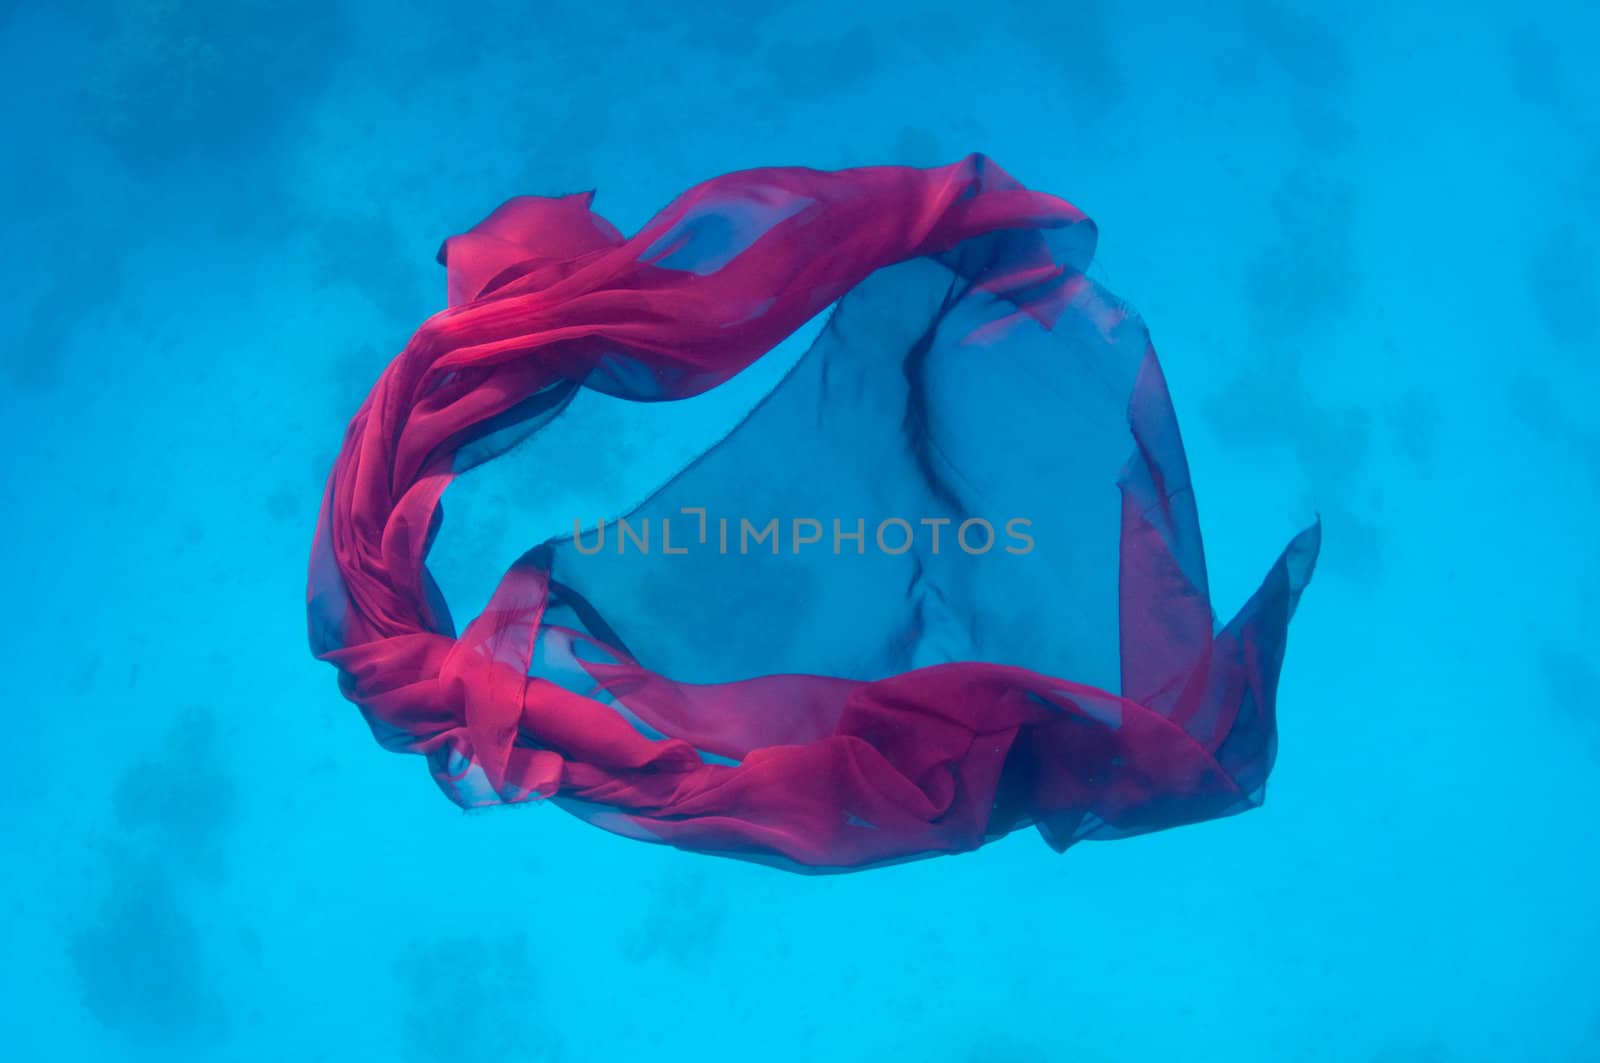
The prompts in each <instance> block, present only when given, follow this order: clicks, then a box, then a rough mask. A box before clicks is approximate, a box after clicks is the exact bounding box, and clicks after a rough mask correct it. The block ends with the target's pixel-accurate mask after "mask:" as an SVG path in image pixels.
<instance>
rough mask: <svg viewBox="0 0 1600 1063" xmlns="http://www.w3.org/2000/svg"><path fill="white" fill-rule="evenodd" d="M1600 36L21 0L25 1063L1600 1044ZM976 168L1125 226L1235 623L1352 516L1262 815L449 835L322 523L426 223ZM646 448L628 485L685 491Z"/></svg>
mask: <svg viewBox="0 0 1600 1063" xmlns="http://www.w3.org/2000/svg"><path fill="white" fill-rule="evenodd" d="M1597 30H1600V15H1597V14H1595V13H1594V12H1592V11H1591V12H1586V13H1585V12H1581V11H1580V6H1579V5H1576V4H1574V5H1561V4H1556V3H1550V4H1540V3H1532V4H1522V5H1512V6H1507V5H1504V4H1488V3H1475V4H1461V5H1455V6H1453V7H1451V8H1450V9H1449V11H1448V13H1447V14H1446V13H1445V9H1444V8H1441V7H1440V6H1439V5H1437V4H1431V3H1419V2H1411V3H1400V4H1377V3H1364V4H1354V5H1345V6H1341V7H1337V8H1335V7H1330V6H1324V5H1318V4H1312V3H1304V2H1302V3H1295V4H1292V3H1282V2H1276V0H1260V2H1257V0H1224V2H1221V3H1219V4H1217V5H1188V4H1178V3H1166V2H1162V3H1140V4H1135V3H1131V2H1108V0H1094V2H1087V3H1083V2H1060V3H1052V4H1045V3H1036V2H1013V3H1005V2H996V3H991V4H985V5H976V6H974V5H965V4H956V3H928V4H920V5H919V4H902V5H893V4H887V3H881V4H848V3H838V2H813V3H807V4H795V3H786V2H777V0H771V2H763V3H752V4H750V5H745V4H737V3H727V4H712V3H688V4H678V5H673V4H657V3H651V2H646V0H630V2H617V0H594V2H589V3H582V4H575V3H559V4H556V3H550V4H546V3H522V4H518V3H506V2H498V0H483V2H479V3H476V4H472V5H463V6H452V5H446V4H423V3H404V2H401V3H388V4H375V3H329V2H323V0H279V2H276V3H267V2H265V0H247V2H234V3H207V2H201V0H115V2H103V3H89V2H72V0H68V2H64V3H60V4H56V5H16V4H13V5H9V6H7V7H6V8H5V10H4V13H3V14H0V50H3V60H4V61H3V62H0V79H3V80H4V88H5V93H4V94H5V98H6V100H7V105H6V108H5V111H6V114H5V116H4V117H3V118H0V122H3V123H4V134H5V145H4V149H3V150H4V152H5V159H6V165H5V166H4V167H3V168H0V183H3V186H4V196H3V200H0V202H3V204H4V205H3V207H0V210H3V211H4V214H5V217H4V229H5V232H6V233H7V235H8V238H9V242H10V246H11V247H12V252H11V253H10V254H9V255H8V256H7V257H6V261H5V262H4V264H3V265H0V270H3V271H4V285H5V296H4V298H3V299H0V431H3V432H4V433H5V440H6V444H7V446H6V450H7V455H8V460H7V461H6V463H5V468H4V473H3V476H4V481H5V483H4V486H5V495H4V497H5V500H6V522H5V523H6V528H7V545H8V547H9V553H10V554H11V556H12V559H13V560H12V563H11V565H10V566H9V571H8V575H7V580H6V584H7V586H10V587H11V591H10V592H9V597H10V600H11V601H12V603H13V604H12V607H11V610H10V612H9V615H8V617H7V618H6V620H5V621H4V625H5V634H6V643H7V645H8V647H9V651H10V662H11V663H10V665H9V667H8V669H7V671H8V681H7V684H6V690H5V695H4V701H3V705H4V708H3V712H4V717H3V719H4V723H5V732H6V735H7V737H8V739H9V740H10V742H11V745H10V747H9V751H8V756H7V758H6V759H7V784H6V786H5V788H4V789H5V793H6V799H5V811H4V815H3V817H0V832H3V833H0V841H3V846H0V915H3V925H4V931H3V934H0V939H3V947H0V1057H3V1058H6V1059H15V1060H32V1059H51V1060H247V1061H254V1060H308V1061H314V1060H345V1059H378V1060H395V1061H413V1060H415V1061H430V1063H431V1061H457V1060H459V1061H479V1060H497V1061H499V1060H534V1061H556V1060H561V1061H587V1060H611V1059H664V1060H674V1059H686V1058H694V1059H697V1060H707V1061H709V1060H723V1059H727V1060H735V1059H747V1058H752V1057H756V1058H762V1059H764V1060H768V1061H771V1063H782V1061H786V1060H812V1059H844V1060H856V1059H860V1060H867V1059H876V1058H880V1057H884V1056H887V1055H892V1056H895V1057H898V1058H903V1059H916V1060H948V1061H955V1063H979V1061H981V1063H1028V1061H1035V1060H1050V1061H1054V1060H1073V1061H1075V1063H1089V1061H1098V1060H1117V1061H1128V1060H1134V1061H1145V1060H1153V1061H1168V1060H1173V1061H1176V1060H1224V1059H1225V1060H1228V1061H1230V1063H1249V1061H1324V1060H1328V1061H1359V1063H1379V1061H1383V1063H1402V1061H1406V1063H1458V1061H1459V1063H1466V1061H1496V1063H1498V1061H1521V1060H1530V1061H1565V1060H1574V1061H1585V1060H1594V1059H1600V977H1597V974H1596V966H1595V956H1596V949H1597V946H1600V906H1597V905H1596V902H1595V897H1596V896H1597V895H1600V856H1597V851H1596V845H1595V842H1594V838H1595V836H1596V829H1595V826H1594V814H1593V811H1594V809H1595V807H1596V803H1597V798H1600V662H1597V659H1596V654H1595V652H1594V650H1593V648H1592V647H1593V645H1594V641H1595V638H1596V635H1597V626H1600V625H1597V622H1596V609H1595V606H1596V602H1597V599H1600V566H1597V565H1596V564H1595V553H1596V548H1595V538H1596V537H1595V531H1594V524H1595V518H1596V506H1597V501H1600V421H1597V419H1596V417H1595V414H1594V398H1593V393H1594V388H1595V385H1596V383H1597V379H1600V368H1597V360H1596V355H1597V353H1600V191H1597V190H1600V136H1597V135H1596V134H1597V132H1600V76H1597V75H1596V73H1595V70H1594V66H1593V63H1592V60H1591V57H1590V55H1589V52H1590V51H1591V50H1592V49H1591V47H1590V42H1592V41H1593V40H1594V38H1595V34H1596V32H1597ZM973 151H979V152H983V153H985V154H987V155H989V156H990V157H992V158H993V159H994V160H995V161H996V162H998V163H999V164H1000V165H1002V166H1003V167H1005V169H1006V170H1007V171H1008V172H1010V173H1012V174H1013V175H1015V176H1016V177H1017V178H1018V179H1020V180H1021V181H1022V182H1024V183H1025V184H1027V185H1029V186H1030V187H1034V188H1038V189H1041V190H1043V191H1048V192H1052V193H1056V194H1059V195H1061V196H1063V197H1065V198H1067V199H1068V200H1070V201H1072V202H1073V203H1074V204H1075V205H1077V206H1078V207H1079V208H1081V209H1082V210H1084V211H1085V212H1087V213H1088V214H1089V215H1090V216H1091V217H1092V218H1093V219H1094V220H1095V221H1096V222H1097V223H1098V225H1099V227H1100V233H1101V238H1100V246H1099V252H1098V255H1097V260H1096V266H1095V268H1094V269H1093V270H1092V271H1091V273H1092V275H1094V276H1096V277H1097V278H1098V279H1099V280H1101V281H1102V282H1103V283H1105V284H1107V285H1108V286H1109V287H1110V288H1111V289H1112V290H1113V291H1115V292H1116V293H1117V294H1118V295H1120V296H1122V297H1124V298H1126V299H1127V300H1129V301H1130V302H1131V303H1132V304H1133V305H1134V306H1135V307H1136V308H1138V310H1139V311H1140V312H1141V313H1142V314H1143V316H1144V318H1145V319H1146V321H1147V322H1148V324H1149V326H1150V328H1151V330H1152V333H1153V337H1154V341H1155V344H1156V347H1157V349H1158V351H1160V353H1161V356H1162V365H1163V368H1164V370H1165V373H1166V376H1167V379H1168V382H1169V383H1170V386H1171V390H1172V394H1173V398H1174V403H1175V405H1176V407H1177V411H1178V415H1179V418H1180V421H1181V423H1182V425H1183V429H1184V437H1185V441H1186V443H1187V447H1188V455H1189V461H1190V464H1191V467H1192V470H1193V473H1194V481H1195V485H1196V491H1197V495H1198V500H1199V508H1200V515H1201V521H1202V526H1203V530H1204V532H1205V536H1206V547H1207V554H1208V561H1209V569H1210V575H1211V584H1212V592H1213V597H1214V599H1215V600H1216V602H1217V604H1218V608H1219V611H1220V612H1221V613H1222V614H1223V615H1224V616H1225V617H1226V616H1228V615H1231V613H1232V612H1233V610H1234V609H1236V608H1237V607H1238V605H1239V604H1240V603H1241V602H1242V601H1243V599H1244V597H1245V596H1246V595H1247V594H1248V593H1249V592H1250V591H1251V590H1252V589H1253V587H1254V581H1255V580H1256V579H1258V578H1259V576H1260V574H1261V572H1262V571H1263V570H1264V568H1265V566H1266V565H1267V564H1268V563H1270V561H1271V559H1272V558H1273V557H1274V556H1275V554H1276V551H1277V550H1278V548H1279V547H1280V546H1281V544H1282V543H1283V542H1284V541H1286V540H1287V539H1288V538H1289V536H1290V535H1291V534H1292V533H1293V532H1294V531H1296V530H1298V529H1299V528H1300V527H1302V526H1304V524H1305V523H1306V522H1307V520H1308V519H1309V518H1310V516H1311V515H1312V514H1314V513H1320V514H1321V516H1322V518H1323V521H1324V528H1325V540H1324V542H1325V547H1324V554H1323V557H1322V561H1321V564H1320V566H1319V571H1318V576H1317V579H1316V580H1315V581H1314V582H1313V584H1312V586H1311V588H1310V590H1309V591H1308V593H1307V595H1306V598H1305V599H1304V601H1303V602H1302V605H1301V608H1300V611H1299V613H1298V615H1297V617H1296V621H1295V624H1294V625H1293V629H1292V634H1291V637H1290V640H1289V649H1288V656H1287V662H1286V666H1285V669H1284V673H1283V680H1282V685H1281V688H1280V698H1279V717H1280V728H1281V748H1280V753H1279V757H1278V762H1277V767H1276V770H1275V772H1274V775H1273V777H1272V780H1271V782H1270V783H1269V785H1268V794H1267V801H1266V804H1265V806H1264V807H1263V808H1261V809H1259V810H1256V811H1252V812H1250V813H1248V814H1246V815H1243V816H1238V817H1233V818H1230V819H1225V820H1221V821H1217V822H1212V823H1207V824H1202V825H1199V826H1193V827H1186V828H1182V829H1178V830H1174V831H1168V832H1164V833H1159V834H1155V835H1150V836H1145V837H1139V838H1134V839H1130V840H1126V841H1121V842H1116V843H1111V844H1105V843H1099V844H1084V845H1081V846H1078V847H1076V848H1074V849H1072V850H1071V851H1069V852H1068V853H1066V854H1065V855H1063V856H1057V855H1055V854H1053V853H1052V852H1051V851H1050V850H1049V849H1048V848H1047V847H1046V846H1045V845H1044V844H1043V843H1042V842H1041V841H1040V839H1039V838H1038V836H1037V835H1036V834H1035V833H1034V832H1032V831H1021V832H1018V833H1017V834H1015V835H1013V836H1011V837H1009V838H1007V839H1005V840H1004V841H1002V842H999V843H997V844H995V845H993V846H987V847H985V848H984V849H983V850H981V851H979V852H977V853H973V854H968V855H963V856H959V857H954V858H942V859H936V860H930V861H923V862H917V863H911V864H907V865H903V866H898V867H892V868H887V869H882V870H876V871H871V872H866V873H861V874H846V875H838V876H831V877H816V878H807V877H801V876H794V875H786V874H782V873H779V872H776V871H773V870H769V869H767V868H764V867H760V866H756V865H746V864H742V863H738V862H734V861H728V860H718V859H712V858H708V857H703V856H695V855H691V854H687V853H681V852H678V851H675V850H673V849H670V848H666V847H660V846H651V845H644V844H640V843H638V842H634V841H629V840H626V839H622V838H618V837H614V836H611V835H609V834H606V833H603V832H601V831H598V830H596V829H594V828H592V827H590V826H587V825H586V824H584V823H582V822H580V821H578V820H576V819H574V818H571V817H569V816H566V815H564V814H562V813H560V812H558V811H556V810H554V809H550V808H537V807H534V808H522V809H514V810H513V809H503V810H495V811H492V812H490V813H486V814H475V815H464V814H463V813H462V812H460V811H459V810H458V809H457V808H456V807H455V806H453V805H452V804H450V803H449V802H448V801H446V800H445V799H444V798H443V797H442V796H441V795H440V794H439V792H438V790H437V788H436V787H435V786H434V785H433V783H432V782H431V781H430V780H429V779H428V778H427V773H426V770H425V768H424V765H423V763H422V762H421V761H420V760H419V759H417V758H413V757H398V756H394V755H392V754H389V753H385V752H384V751H382V750H381V749H379V748H378V746H377V745H376V744H375V743H374V742H373V740H372V737H371V734H370V732H369V731H368V729H367V727H366V725H365V724H364V722H363V721H362V720H361V718H360V716H359V714H358V713H357V711H356V710H355V709H354V707H353V706H351V705H350V704H348V703H347V702H346V701H344V699H343V698H342V697H341V696H340V694H339V691H338V688H337V683H336V676H335V673H334V671H333V670H332V669H331V668H329V667H327V666H326V665H322V664H318V663H317V662H315V661H313V660H312V659H311V656H310V654H309V651H308V649H307V644H306V631H305V624H306V621H305V601H304V593H305V575H306V559H307V553H308V550H309V546H310V541H311V534H312V530H313V525H314V522H315V518H316V513H317V507H318V504H319V502H320V498H321V491H322V485H323V481H324V478H325V476H326V475H327V472H328V469H329V466H330V464H331V462H332V459H333V456H334V453H335V452H336V449H337V446H338V443H339V441H340V439H341V437H342V434H343V431H344V426H345V423H346V421H347V420H348V418H349V416H350V415H351V414H352V413H353V412H354V410H355V408H356V406H357V405H358V404H359V403H360V401H361V399H362V398H363V396H364V395H365V393H366V390H367V388H368V387H369V386H370V384H371V383H372V381H373V380H374V378H375V377H376V375H377V374H378V372H379V371H380V370H381V369H382V367H383V366H384V364H385V363H386V362H387V361H388V359H389V358H391V357H392V356H393V355H394V354H395V353H396V352H397V351H398V350H399V349H400V348H401V346H402V345H403V344H404V343H405V341H406V339H407V338H408V337H409V336H410V334H411V332H412V331H413V330H414V329H415V328H416V326H417V325H418V324H420V323H421V322H422V321H423V320H424V318H426V317H427V316H428V315H429V314H431V313H433V312H435V311H436V310H438V309H440V308H441V307H442V306H443V305H444V272H443V270H442V269H441V268H440V267H439V266H438V265H437V264H436V263H435V262H434V253H435V251H436V250H437V248H438V246H439V243H440V241H441V240H442V239H443V238H444V237H446V236H449V235H451V234H454V233H457V232H460V231H462V230H464V229H466V228H467V227H469V226H470V225H472V224H474V223H475V222H477V221H478V220H480V219H481V218H482V217H483V216H484V215H485V214H487V213H488V212H489V211H490V210H491V209H493V208H494V207H495V206H496V205H498V204H499V203H500V202H501V201H502V200H504V199H506V198H507V197H509V196H512V195H515V194H521V193H539V194H558V193H563V192H571V191H577V190H581V189H589V188H594V189H597V190H598V196H597V199H596V203H595V207H596V209H597V210H598V211H599V212H600V213H602V214H603V215H605V216H607V217H609V218H610V219H611V220H612V221H613V222H615V223H616V224H617V225H618V226H619V227H620V228H621V229H622V230H623V231H624V232H629V231H632V230H633V229H635V228H637V227H638V226H639V225H640V224H641V223H643V222H644V221H645V220H646V219H647V218H648V217H649V216H650V215H651V214H652V213H653V212H654V211H655V210H657V209H658V208H660V207H662V206H664V205H665V204H666V203H667V202H668V201H669V200H670V199H671V198H672V197H673V196H674V195H676V194H677V193H679V192H681V191H682V190H684V189H686V188H688V187H689V186H690V185H692V184H694V183H696V182H698V181H701V180H703V179H705V178H708V177H711V176H714V175H716V174H719V173H723V172H726V171H728V170H734V169H741V168H745V167H751V166H761V165H778V164H784V165H806V166H813V167H818V168H825V169H832V168H838V167H845V166H853V165H864V164H873V163H905V164H912V165H919V166H932V165H939V164H944V163H948V162H953V161H955V160H957V159H959V158H961V157H962V156H964V155H966V154H967V153H969V152H973ZM731 394H733V393H732V392H730V395H731ZM707 430H708V431H709V430H710V429H707ZM606 440H607V443H608V445H609V446H611V447H613V448H614V453H615V459H616V460H615V465H616V468H617V469H618V470H619V471H618V473H617V476H618V478H619V481H618V483H617V484H613V485H612V486H613V487H615V488H616V489H617V490H619V491H630V490H632V489H633V488H632V487H631V486H628V484H631V483H632V482H634V481H637V482H640V483H650V482H654V481H656V480H659V479H660V476H661V475H662V474H664V473H665V472H668V471H671V470H670V467H669V464H668V459H667V458H665V457H663V454H664V453H666V452H667V451H670V449H671V448H670V447H667V446H665V445H664V444H663V443H662V441H661V439H659V438H657V436H656V434H655V433H654V432H653V431H651V430H649V429H648V428H645V427H640V428H636V429H635V430H633V431H632V432H630V431H628V430H626V426H618V428H617V429H616V430H614V431H610V432H608V433H607V434H606ZM1046 472H1047V470H1041V475H1044V474H1045V473H1046ZM481 473H482V475H480V473H477V472H475V473H473V474H471V475H469V476H468V477H466V478H465V479H464V480H463V481H462V482H461V483H460V484H458V485H457V486H456V487H453V488H452V489H451V493H449V494H447V496H446V509H447V511H448V513H449V519H448V520H447V521H446V524H445V531H444V532H443V534H442V536H441V540H440V543H439V548H438V550H437V551H436V553H435V558H436V561H435V569H436V571H437V572H438V574H439V576H440V580H441V582H442V583H443V584H444V586H445V589H446V592H447V594H448V596H449V597H450V598H451V600H452V603H453V605H454V612H455V614H456V616H457V617H458V618H459V619H465V618H466V617H469V616H471V615H473V614H474V613H475V612H476V611H477V610H478V609H479V608H481V606H482V603H483V601H484V599H486V597H487V594H488V591H489V589H490V588H491V587H492V585H493V581H494V579H495V578H496V576H497V575H498V574H499V573H500V572H501V571H502V570H503V569H504V568H505V566H506V565H507V564H509V562H510V561H511V560H513V559H514V558H515V557H516V556H517V554H518V553H520V552H521V551H522V550H523V549H525V548H526V547H528V546H530V545H532V544H533V543H534V542H536V541H537V540H538V538H539V537H540V536H541V535H542V534H543V533H544V532H543V531H538V532H536V531H533V530H531V528H532V525H533V523H534V522H535V521H536V520H537V513H536V512H535V508H534V503H536V502H537V501H538V498H539V496H540V494H541V492H543V491H545V490H546V489H545V488H544V487H543V486H542V485H541V483H540V481H539V479H538V475H539V471H538V470H537V469H531V470H530V469H528V468H526V467H516V466H515V465H514V464H513V465H512V466H511V467H509V468H508V469H505V470H500V471H499V473H498V478H497V475H496V473H495V470H492V469H485V470H482V471H481ZM623 481H626V482H627V483H623Z"/></svg>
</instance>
